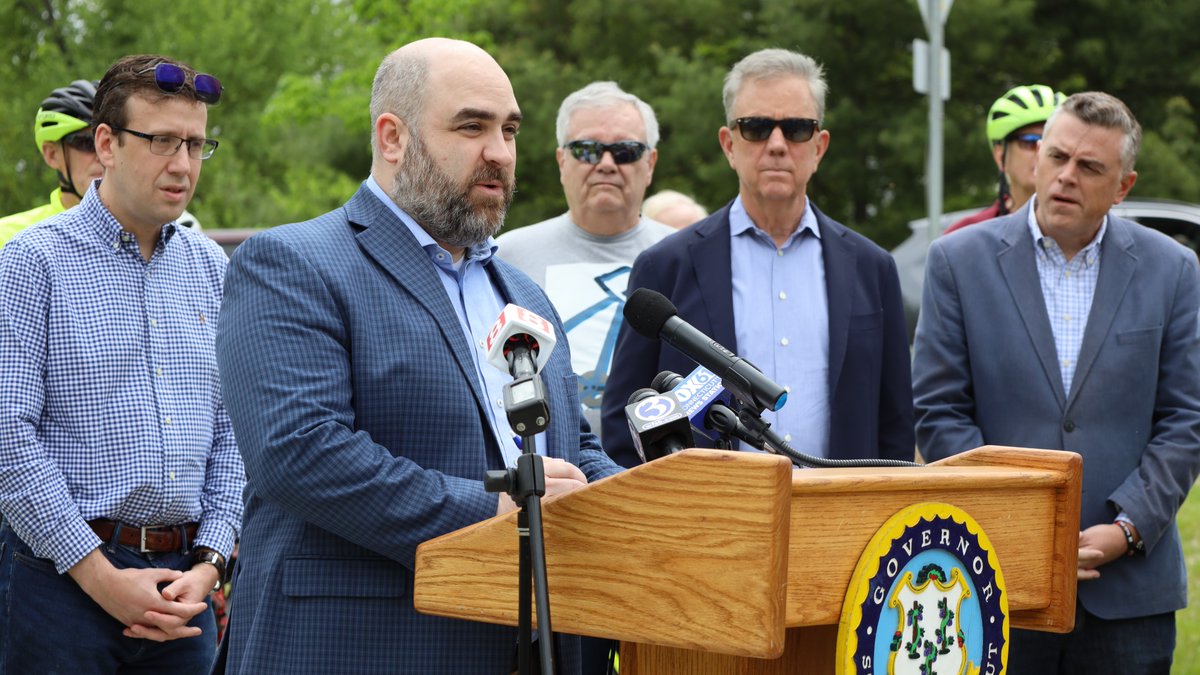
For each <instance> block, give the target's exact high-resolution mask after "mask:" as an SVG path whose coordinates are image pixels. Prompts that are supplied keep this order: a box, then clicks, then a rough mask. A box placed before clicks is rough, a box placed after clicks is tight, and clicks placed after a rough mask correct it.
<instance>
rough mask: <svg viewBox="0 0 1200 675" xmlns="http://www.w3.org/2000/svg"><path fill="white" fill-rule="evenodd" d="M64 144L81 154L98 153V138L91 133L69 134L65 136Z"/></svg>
mask: <svg viewBox="0 0 1200 675" xmlns="http://www.w3.org/2000/svg"><path fill="white" fill-rule="evenodd" d="M62 142H63V143H66V144H67V145H68V146H70V147H72V148H75V149H76V150H78V151H80V152H92V153H94V152H96V138H95V137H94V136H92V132H90V131H87V132H79V131H77V132H75V133H73V134H68V135H66V136H63V139H62Z"/></svg>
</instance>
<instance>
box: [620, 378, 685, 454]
mask: <svg viewBox="0 0 1200 675" xmlns="http://www.w3.org/2000/svg"><path fill="white" fill-rule="evenodd" d="M625 420H626V421H627V422H628V423H629V433H630V435H631V436H633V447H634V448H635V449H636V450H637V453H638V456H639V457H641V458H642V461H643V462H650V461H653V460H656V459H658V458H659V457H665V456H666V455H670V454H673V453H676V452H679V451H680V450H683V449H685V448H690V447H692V446H694V445H695V443H694V442H693V441H692V428H691V423H690V422H689V421H688V417H687V415H686V414H685V413H684V412H683V408H682V407H681V406H680V405H679V402H678V401H677V400H676V399H675V397H674V396H673V395H672V394H671V393H670V392H668V393H665V394H660V393H658V392H657V391H655V390H654V389H638V390H637V391H635V392H633V394H632V395H631V396H630V397H629V404H628V405H626V406H625Z"/></svg>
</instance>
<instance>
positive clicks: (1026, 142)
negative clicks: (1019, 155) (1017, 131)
mask: <svg viewBox="0 0 1200 675" xmlns="http://www.w3.org/2000/svg"><path fill="white" fill-rule="evenodd" d="M1008 140H1010V141H1012V142H1013V143H1016V144H1017V145H1018V146H1020V148H1021V149H1022V150H1037V144H1038V141H1040V140H1042V135H1041V134H1021V135H1019V136H1013V137H1012V138H1009V139H1008Z"/></svg>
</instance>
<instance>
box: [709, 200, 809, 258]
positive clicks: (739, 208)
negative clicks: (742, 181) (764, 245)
mask: <svg viewBox="0 0 1200 675" xmlns="http://www.w3.org/2000/svg"><path fill="white" fill-rule="evenodd" d="M806 230H807V231H808V232H811V233H812V234H813V236H815V237H816V238H817V239H820V238H821V230H820V228H818V227H817V216H816V214H815V213H813V210H812V201H811V200H809V199H807V198H805V200H804V213H803V214H802V215H801V216H800V227H797V228H796V231H795V232H793V233H792V234H791V236H790V237H788V239H787V241H785V242H784V243H783V246H780V247H779V248H780V249H785V248H787V247H788V246H791V245H792V243H793V242H795V241H796V240H797V238H799V237H800V236H801V235H802V234H803V233H804V232H805V231H806ZM746 232H751V234H754V235H755V236H759V237H766V240H767V241H772V240H771V235H769V234H767V233H766V232H765V231H763V230H762V229H761V228H759V227H758V225H755V224H754V221H753V220H751V219H750V214H748V213H746V205H745V204H743V203H742V196H741V195H738V196H737V198H736V199H734V200H733V204H732V205H731V206H730V207H729V236H730V237H731V238H733V237H737V236H738V235H741V234H744V233H746ZM772 245H774V244H773V243H772Z"/></svg>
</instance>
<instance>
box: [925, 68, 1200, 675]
mask: <svg viewBox="0 0 1200 675" xmlns="http://www.w3.org/2000/svg"><path fill="white" fill-rule="evenodd" d="M1140 141H1141V127H1140V126H1139V125H1138V123H1137V121H1136V120H1135V119H1134V117H1133V114H1132V113H1131V112H1130V111H1129V109H1128V108H1127V107H1126V106H1125V104H1123V103H1122V102H1121V101H1119V100H1117V99H1116V98H1114V97H1112V96H1109V95H1107V94H1103V93H1098V92H1087V93H1082V94H1076V95H1074V96H1071V97H1070V98H1068V99H1067V100H1066V102H1064V103H1063V104H1062V106H1061V107H1060V108H1059V109H1058V111H1057V112H1056V113H1055V114H1054V115H1053V116H1052V117H1051V118H1050V120H1049V121H1047V123H1046V129H1045V135H1044V137H1043V139H1042V142H1041V145H1040V147H1039V148H1038V158H1037V168H1036V185H1037V194H1036V195H1035V197H1034V199H1033V200H1032V201H1031V203H1029V204H1027V205H1026V206H1025V207H1024V208H1023V209H1021V210H1020V211H1018V212H1017V213H1014V214H1012V215H1009V216H1005V217H1003V218H997V219H995V220H990V221H987V222H986V223H983V224H980V225H978V226H975V227H971V228H967V229H965V230H963V231H961V232H959V233H956V234H953V235H951V236H948V237H944V238H942V239H939V240H937V241H935V242H934V243H933V245H932V246H931V247H930V249H929V262H928V265H927V268H926V282H925V296H924V300H923V306H922V309H921V318H920V321H919V323H918V324H917V333H916V353H915V360H914V364H913V385H914V397H915V404H916V411H917V441H918V445H919V446H920V449H921V451H922V452H923V453H924V455H925V457H926V458H928V459H930V460H935V459H941V458H943V457H946V456H948V455H953V454H955V453H959V452H963V451H964V450H968V449H971V448H974V447H976V446H980V445H985V444H999V445H1014V446H1025V447H1033V448H1056V449H1062V450H1070V451H1073V452H1077V453H1079V454H1080V455H1082V456H1083V463H1084V471H1083V496H1082V499H1083V504H1082V512H1081V523H1080V528H1081V532H1080V534H1079V570H1078V578H1079V580H1080V583H1079V595H1078V598H1079V607H1078V610H1077V613H1076V618H1075V624H1076V625H1075V630H1074V631H1073V632H1072V633H1070V634H1067V635H1057V634H1051V633H1039V632H1033V631H1019V630H1018V631H1013V636H1012V645H1011V649H1010V651H1009V655H1010V668H1009V672H1014V673H1027V672H1033V673H1042V672H1051V673H1052V672H1057V673H1097V672H1111V673H1126V674H1130V673H1167V672H1169V670H1170V664H1171V658H1172V652H1173V650H1174V643H1175V614H1174V613H1175V611H1176V610H1179V609H1181V608H1183V607H1184V606H1185V605H1186V604H1187V582H1186V568H1185V567H1184V561H1183V552H1182V547H1181V544H1180V539H1179V532H1178V530H1177V528H1176V526H1175V514H1176V512H1177V511H1178V509H1179V507H1180V505H1181V504H1182V503H1183V501H1184V499H1185V498H1186V497H1187V493H1188V490H1189V489H1190V488H1191V486H1192V482H1193V481H1194V480H1195V478H1196V474H1197V469H1198V467H1200V351H1198V350H1197V346H1198V334H1197V327H1198V324H1197V319H1198V316H1200V314H1198V312H1200V268H1198V265H1197V260H1196V256H1195V255H1194V254H1193V253H1192V252H1191V251H1188V250H1187V249H1185V248H1183V247H1181V246H1179V245H1178V244H1176V243H1175V242H1173V241H1171V240H1170V239H1168V238H1167V237H1165V236H1163V235H1161V234H1159V233H1157V232H1154V231H1153V230H1150V229H1148V228H1145V227H1142V226H1140V225H1138V224H1136V223H1133V222H1130V221H1126V220H1122V219H1120V218H1117V217H1116V216H1113V215H1112V214H1110V213H1109V209H1110V208H1111V207H1112V206H1113V205H1115V204H1118V203H1120V201H1121V200H1122V199H1124V197H1125V195H1126V194H1128V192H1129V189H1130V188H1132V187H1133V184H1134V182H1135V180H1136V179H1137V173H1136V172H1135V171H1134V170H1133V165H1134V160H1135V159H1136V157H1137V151H1138V146H1139V144H1140ZM1014 506H1015V507H1016V508H1020V505H1019V504H1015V505H1014ZM1013 583H1020V581H1019V580H1014V581H1013Z"/></svg>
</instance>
